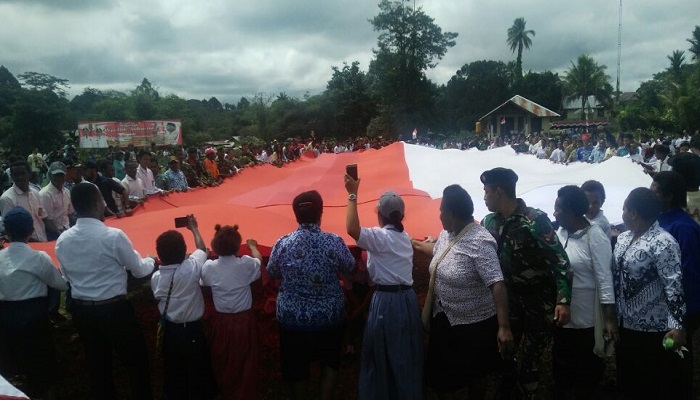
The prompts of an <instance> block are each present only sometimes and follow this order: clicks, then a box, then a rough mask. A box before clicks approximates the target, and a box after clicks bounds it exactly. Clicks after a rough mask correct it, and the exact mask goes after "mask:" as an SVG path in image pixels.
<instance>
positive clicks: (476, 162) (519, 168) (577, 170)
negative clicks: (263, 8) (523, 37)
mask: <svg viewBox="0 0 700 400" xmlns="http://www.w3.org/2000/svg"><path fill="white" fill-rule="evenodd" d="M352 163H356V164H357V165H358V174H359V177H360V179H361V183H360V190H359V193H358V209H359V213H360V222H361V224H362V225H363V226H375V225H376V224H377V213H376V205H377V200H378V199H379V197H380V196H381V195H382V193H384V192H385V191H386V190H387V189H392V190H394V191H395V192H396V193H398V194H400V195H401V196H402V197H403V199H404V201H405V203H406V216H405V221H404V222H405V224H404V225H405V227H406V231H407V232H408V233H409V234H410V235H411V236H412V237H415V238H423V237H425V236H436V235H437V234H439V232H440V230H441V229H442V226H441V223H440V218H439V214H440V198H441V196H442V191H443V189H444V188H445V187H446V186H448V185H451V184H454V183H456V184H459V185H461V186H462V187H464V188H465V189H466V190H467V191H468V192H469V194H470V195H471V196H472V199H473V202H474V217H475V218H476V219H481V218H483V217H484V216H485V215H486V214H487V213H488V212H489V211H488V210H487V209H486V207H485V205H484V202H483V193H484V192H483V185H482V183H481V181H480V179H479V177H480V176H481V174H482V173H483V171H485V170H488V169H491V168H495V167H505V168H511V169H513V170H514V171H515V172H516V173H517V174H518V176H519V180H518V184H517V195H518V196H519V197H522V198H523V199H524V200H525V202H526V203H527V204H528V205H529V206H532V207H536V208H539V209H541V210H543V211H544V212H546V213H547V214H549V215H550V216H551V215H552V213H553V211H554V201H555V200H556V197H557V190H558V189H559V188H560V187H562V186H564V185H571V184H574V185H581V184H582V183H583V182H585V181H587V180H589V179H595V180H598V181H600V182H601V183H602V184H603V185H604V186H605V190H606V193H607V200H606V202H605V205H604V206H603V209H604V210H605V214H606V216H607V217H608V219H609V220H610V222H612V223H619V222H621V221H622V204H623V202H624V200H625V198H626V197H627V194H628V193H629V192H630V191H631V190H632V189H634V188H636V187H639V186H644V187H649V185H650V184H651V178H650V177H649V176H647V175H645V174H644V173H643V172H642V169H641V168H640V167H639V166H638V165H636V164H634V163H633V162H632V161H631V160H630V159H629V158H622V157H613V158H612V159H610V160H608V161H605V162H604V163H601V164H587V163H573V164H569V165H568V166H567V165H560V164H552V163H551V162H549V161H547V160H539V159H537V158H535V157H534V156H531V155H527V154H520V155H519V154H516V153H515V151H513V149H512V148H510V147H501V148H498V149H493V150H487V151H479V150H477V149H470V150H467V151H461V150H437V149H433V148H429V147H423V146H418V145H411V144H404V143H394V144H392V145H390V146H388V147H385V148H383V149H381V150H367V151H358V152H354V153H341V154H321V155H320V156H319V157H317V158H314V157H306V156H305V157H302V158H301V159H300V160H298V161H296V162H294V163H290V164H286V165H284V166H283V167H282V168H276V167H273V166H272V165H262V166H257V167H250V168H246V169H244V170H243V171H242V172H241V173H240V174H239V175H237V176H234V177H232V178H230V179H228V180H226V181H224V184H222V185H221V186H219V187H217V188H207V189H197V190H192V191H190V192H187V193H174V194H172V195H170V196H168V197H164V198H160V197H155V198H151V199H149V200H148V201H147V202H146V203H145V205H144V206H143V207H141V208H139V209H137V210H136V212H135V215H134V216H132V217H128V218H122V219H108V220H107V221H106V224H107V225H110V226H114V227H118V228H120V229H122V230H124V231H125V232H126V233H127V235H128V236H129V238H130V239H131V241H132V242H133V243H134V246H135V247H136V249H137V250H139V251H140V252H141V253H142V254H156V252H155V241H156V238H157V237H158V235H159V234H160V233H162V232H164V231H166V230H168V229H173V228H174V225H173V219H174V218H175V217H181V216H185V215H187V214H194V215H195V216H196V217H197V219H198V222H199V228H200V231H201V232H202V235H203V237H204V239H205V241H206V242H207V243H209V241H210V240H211V238H212V237H213V235H214V225H215V224H222V225H223V224H230V225H233V224H238V225H239V226H240V232H241V235H242V236H243V239H244V240H245V239H247V238H255V239H257V240H258V243H259V244H260V246H261V247H262V249H261V250H262V251H263V253H265V252H269V250H270V247H271V246H272V245H273V244H274V242H275V241H276V240H277V239H278V238H279V237H281V236H282V235H285V234H287V233H289V232H291V231H292V230H294V229H296V227H297V223H296V221H295V218H294V213H293V212H292V206H291V204H292V200H293V199H294V197H295V196H296V195H297V194H299V193H301V192H303V191H307V190H317V191H319V192H320V193H321V196H322V197H323V202H324V211H323V219H322V224H321V228H322V229H324V230H326V231H330V232H334V233H337V234H338V235H340V236H342V237H343V238H344V239H345V241H346V243H348V244H349V245H354V244H355V243H354V241H353V240H352V238H350V237H349V236H348V235H347V234H346V233H345V212H346V206H347V202H348V200H347V192H346V191H345V187H344V182H343V176H344V174H345V165H346V164H352ZM184 236H185V238H186V240H187V241H188V248H194V242H193V241H192V238H191V235H188V234H185V235H184ZM32 246H33V247H35V248H39V249H41V250H45V251H47V252H49V253H50V254H53V243H43V244H42V243H38V244H32Z"/></svg>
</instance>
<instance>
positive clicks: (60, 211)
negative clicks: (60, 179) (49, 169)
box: [39, 182, 73, 230]
mask: <svg viewBox="0 0 700 400" xmlns="http://www.w3.org/2000/svg"><path fill="white" fill-rule="evenodd" d="M61 189H62V190H58V188H57V187H56V186H54V185H53V183H51V182H49V184H48V185H46V186H44V187H43V188H42V189H41V190H40V191H39V198H40V199H41V202H42V204H43V206H44V210H45V211H46V214H47V218H48V219H49V220H51V221H53V223H54V224H55V225H56V226H57V227H58V228H59V229H61V228H63V230H65V229H68V228H70V221H69V220H68V215H70V214H72V213H73V203H71V201H70V191H69V190H68V189H66V188H65V187H62V188H61Z"/></svg>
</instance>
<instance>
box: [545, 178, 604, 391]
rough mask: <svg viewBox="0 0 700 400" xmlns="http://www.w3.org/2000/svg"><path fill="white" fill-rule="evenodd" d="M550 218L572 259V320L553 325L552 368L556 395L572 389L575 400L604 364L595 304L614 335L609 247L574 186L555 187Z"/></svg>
mask: <svg viewBox="0 0 700 400" xmlns="http://www.w3.org/2000/svg"><path fill="white" fill-rule="evenodd" d="M557 195H558V197H557V200H556V202H555V203H554V218H556V220H557V222H558V223H559V230H558V231H557V235H558V236H559V241H560V242H561V243H562V245H563V246H564V249H565V250H566V255H567V256H568V257H569V262H570V263H571V270H572V271H573V273H574V280H573V285H572V291H571V293H572V294H571V321H570V322H569V323H568V324H566V325H564V326H563V327H561V328H559V327H557V328H555V330H554V347H553V349H552V370H553V375H554V393H555V394H554V398H566V396H567V395H568V393H573V394H574V396H575V397H576V398H577V399H579V398H581V399H588V398H592V397H593V396H594V394H595V390H596V387H597V385H598V382H599V381H600V379H601V377H602V374H603V368H604V364H603V361H602V359H601V358H599V357H598V356H597V355H596V354H595V353H594V352H593V347H594V345H595V335H594V326H595V307H597V306H598V305H597V304H596V303H598V304H600V307H601V309H602V312H603V315H604V320H605V329H604V332H605V333H604V336H605V337H608V338H616V337H617V322H616V321H615V296H614V293H613V282H612V271H611V269H610V265H611V261H612V258H611V257H612V248H611V247H610V240H608V237H607V235H606V234H605V232H603V230H602V229H601V228H600V226H598V225H596V224H591V223H590V221H589V220H588V219H586V216H585V213H586V212H587V211H588V208H589V204H588V198H587V197H586V193H585V192H584V191H583V189H581V188H579V187H578V186H573V185H571V186H564V187H562V188H561V189H559V191H558V192H557Z"/></svg>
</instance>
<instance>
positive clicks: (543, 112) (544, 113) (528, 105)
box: [479, 94, 560, 121]
mask: <svg viewBox="0 0 700 400" xmlns="http://www.w3.org/2000/svg"><path fill="white" fill-rule="evenodd" d="M508 103H513V104H515V105H516V106H518V107H520V108H522V109H523V110H525V111H527V112H529V113H530V114H534V115H535V116H536V117H560V115H559V114H557V113H555V112H554V111H552V110H550V109H549V108H547V107H545V106H541V105H539V104H537V103H535V102H534V101H532V100H528V99H526V98H524V97H522V96H520V95H517V94H516V95H515V96H513V97H511V98H510V99H508V100H507V101H506V102H504V103H503V104H501V105H500V106H498V107H496V108H494V109H493V110H491V112H489V113H488V114H486V115H484V116H483V117H481V118H479V121H481V120H483V119H486V118H488V117H490V116H491V114H493V113H495V112H496V111H498V110H500V109H501V108H503V106H505V105H506V104H508Z"/></svg>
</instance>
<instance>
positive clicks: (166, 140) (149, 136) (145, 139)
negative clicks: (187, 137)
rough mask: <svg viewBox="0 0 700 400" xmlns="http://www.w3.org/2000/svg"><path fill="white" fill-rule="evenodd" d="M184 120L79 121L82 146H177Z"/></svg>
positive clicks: (89, 147)
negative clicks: (153, 144) (152, 144)
mask: <svg viewBox="0 0 700 400" xmlns="http://www.w3.org/2000/svg"><path fill="white" fill-rule="evenodd" d="M181 125H182V123H181V121H180V120H179V119H168V120H155V121H116V122H105V121H80V122H78V137H79V138H80V147H81V148H83V149H95V148H107V147H109V146H114V147H126V146H128V145H130V144H133V145H134V146H136V147H148V146H150V145H151V143H155V144H156V145H157V146H164V145H165V146H175V145H181V144H182V127H181Z"/></svg>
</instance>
